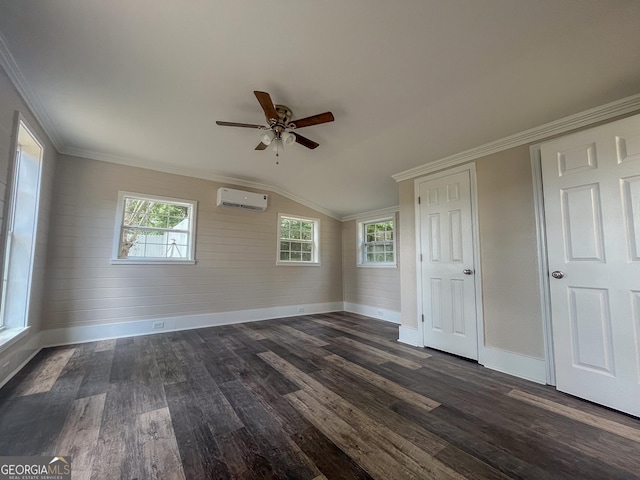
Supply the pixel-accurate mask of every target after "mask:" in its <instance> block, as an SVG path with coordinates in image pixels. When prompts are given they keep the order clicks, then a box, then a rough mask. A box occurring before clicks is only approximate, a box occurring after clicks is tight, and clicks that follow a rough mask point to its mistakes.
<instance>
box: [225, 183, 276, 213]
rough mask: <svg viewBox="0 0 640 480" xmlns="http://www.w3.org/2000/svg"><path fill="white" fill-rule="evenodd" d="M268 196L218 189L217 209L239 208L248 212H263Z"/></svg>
mask: <svg viewBox="0 0 640 480" xmlns="http://www.w3.org/2000/svg"><path fill="white" fill-rule="evenodd" d="M268 198H269V195H266V194H264V193H254V192H245V191H243V190H234V189H233V188H226V187H221V188H219V189H218V201H217V203H216V205H217V206H218V207H220V206H225V207H240V208H248V209H249V210H258V211H260V212H264V211H265V210H266V209H267V199H268Z"/></svg>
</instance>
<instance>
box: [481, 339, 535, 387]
mask: <svg viewBox="0 0 640 480" xmlns="http://www.w3.org/2000/svg"><path fill="white" fill-rule="evenodd" d="M479 363H481V364H482V365H484V366H485V367H487V368H490V369H492V370H497V371H499V372H502V373H508V374H509V375H514V376H516V377H520V378H524V379H525V380H531V381H532V382H536V383H541V384H543V385H544V384H546V383H547V367H546V363H545V361H544V360H541V359H539V358H533V357H528V356H526V355H521V354H518V353H513V352H507V351H506V350H500V349H498V348H491V347H484V348H483V349H482V351H481V358H480V362H479Z"/></svg>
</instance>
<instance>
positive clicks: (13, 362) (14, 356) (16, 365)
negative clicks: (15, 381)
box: [0, 333, 42, 388]
mask: <svg viewBox="0 0 640 480" xmlns="http://www.w3.org/2000/svg"><path fill="white" fill-rule="evenodd" d="M40 350H42V346H41V345H40V333H35V334H32V335H30V337H29V339H28V340H26V342H24V345H22V346H20V347H19V348H18V349H16V350H15V351H12V352H11V353H9V354H8V355H4V356H2V360H1V361H0V363H1V364H2V365H4V364H6V363H7V362H8V363H9V365H10V366H9V368H11V367H13V370H11V372H10V373H9V374H7V375H5V376H4V377H0V388H2V387H4V386H5V385H6V383H7V382H8V381H9V380H11V379H12V378H13V377H14V375H16V374H17V373H18V372H19V371H20V370H22V369H23V368H24V366H25V365H26V364H27V363H29V362H30V361H31V359H32V358H33V357H35V356H36V355H37V354H38V352H40Z"/></svg>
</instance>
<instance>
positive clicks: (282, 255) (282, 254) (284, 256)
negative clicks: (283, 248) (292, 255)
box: [280, 252, 289, 261]
mask: <svg viewBox="0 0 640 480" xmlns="http://www.w3.org/2000/svg"><path fill="white" fill-rule="evenodd" d="M280 260H285V261H286V260H289V252H280Z"/></svg>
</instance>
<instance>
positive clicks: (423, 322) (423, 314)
mask: <svg viewBox="0 0 640 480" xmlns="http://www.w3.org/2000/svg"><path fill="white" fill-rule="evenodd" d="M422 323H424V313H423V314H422Z"/></svg>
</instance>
